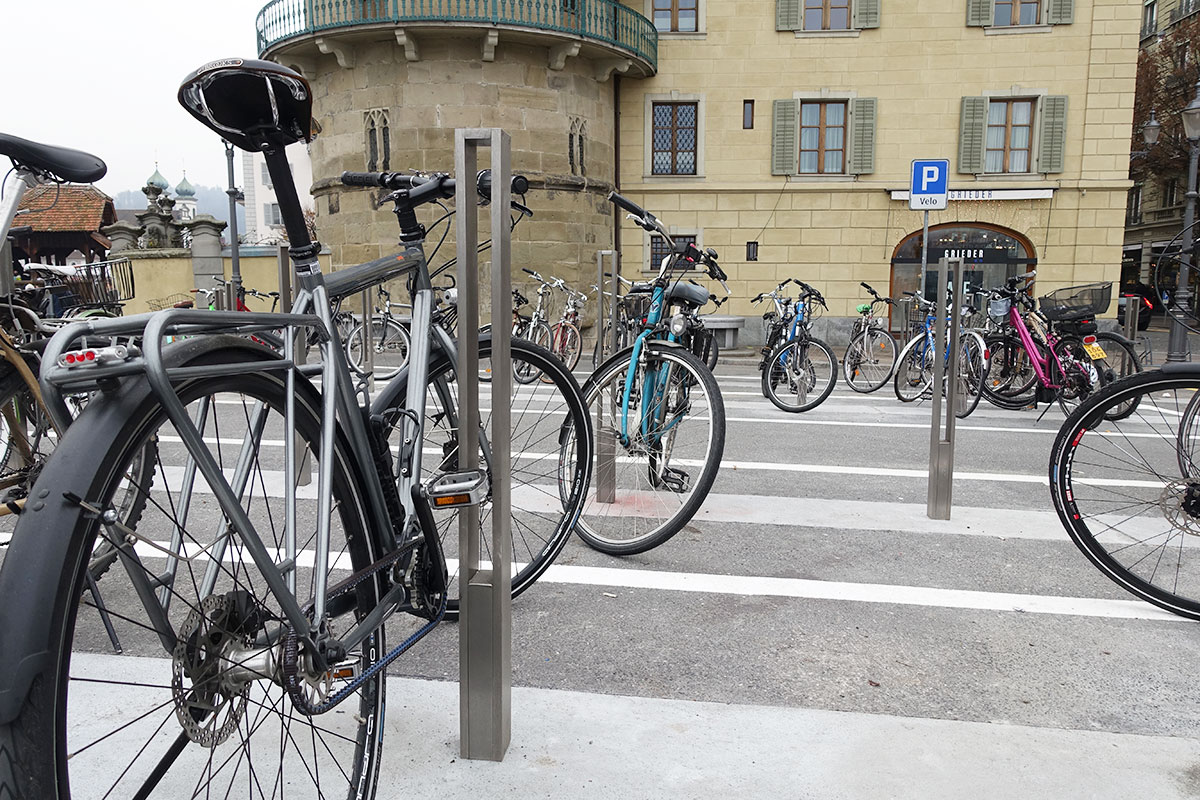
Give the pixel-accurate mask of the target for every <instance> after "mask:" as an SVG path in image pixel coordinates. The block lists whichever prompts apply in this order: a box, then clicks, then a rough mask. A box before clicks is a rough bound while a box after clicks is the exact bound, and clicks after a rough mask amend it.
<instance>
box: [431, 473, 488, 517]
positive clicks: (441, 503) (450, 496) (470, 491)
mask: <svg viewBox="0 0 1200 800" xmlns="http://www.w3.org/2000/svg"><path fill="white" fill-rule="evenodd" d="M489 488H490V487H489V485H488V477H487V473H485V472H483V471H482V470H473V471H470V472H453V473H450V474H448V475H439V476H437V477H436V478H434V479H433V480H431V481H430V482H429V483H428V484H426V485H425V490H424V491H425V497H427V498H428V499H429V500H430V502H431V503H432V504H433V507H434V508H457V507H458V506H477V505H479V503H480V501H481V500H483V498H484V497H486V496H487V494H488V489H489Z"/></svg>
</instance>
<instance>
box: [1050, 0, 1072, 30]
mask: <svg viewBox="0 0 1200 800" xmlns="http://www.w3.org/2000/svg"><path fill="white" fill-rule="evenodd" d="M1074 21H1075V0H1050V7H1049V8H1048V9H1047V10H1046V22H1048V23H1050V24H1051V25H1070V24H1071V23H1072V22H1074Z"/></svg>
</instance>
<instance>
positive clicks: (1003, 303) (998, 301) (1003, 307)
mask: <svg viewBox="0 0 1200 800" xmlns="http://www.w3.org/2000/svg"><path fill="white" fill-rule="evenodd" d="M1010 308H1012V298H1011V297H997V298H995V299H992V300H989V301H988V316H989V317H993V318H995V319H1008V310H1009V309H1010Z"/></svg>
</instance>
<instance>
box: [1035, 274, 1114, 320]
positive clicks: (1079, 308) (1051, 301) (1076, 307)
mask: <svg viewBox="0 0 1200 800" xmlns="http://www.w3.org/2000/svg"><path fill="white" fill-rule="evenodd" d="M1111 300H1112V284H1111V283H1087V284H1084V285H1082V286H1068V287H1066V288H1065V289H1058V290H1057V291H1053V292H1051V293H1050V294H1048V295H1046V296H1044V297H1042V298H1040V299H1039V305H1040V306H1041V309H1042V314H1043V315H1044V316H1045V317H1046V319H1049V320H1053V321H1055V322H1061V321H1063V320H1072V319H1079V318H1081V317H1094V316H1096V315H1097V314H1102V313H1104V312H1105V311H1107V310H1108V304H1109V301H1111Z"/></svg>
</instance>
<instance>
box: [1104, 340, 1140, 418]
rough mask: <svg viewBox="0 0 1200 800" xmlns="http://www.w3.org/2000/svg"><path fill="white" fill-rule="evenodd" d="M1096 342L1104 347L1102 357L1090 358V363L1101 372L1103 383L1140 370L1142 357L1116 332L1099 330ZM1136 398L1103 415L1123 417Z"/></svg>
mask: <svg viewBox="0 0 1200 800" xmlns="http://www.w3.org/2000/svg"><path fill="white" fill-rule="evenodd" d="M1096 343H1097V344H1099V345H1100V346H1101V347H1102V348H1103V349H1104V358H1101V359H1092V363H1093V364H1095V365H1096V368H1097V369H1099V370H1100V372H1101V373H1102V374H1103V380H1104V383H1105V384H1106V385H1107V384H1109V383H1115V382H1116V381H1119V380H1121V379H1122V378H1128V377H1129V376H1130V375H1136V374H1137V373H1139V372H1141V371H1142V359H1141V358H1140V357H1139V356H1138V354H1137V350H1135V349H1134V347H1133V343H1132V342H1130V341H1129V340H1128V339H1126V338H1125V337H1124V336H1121V335H1119V334H1116V333H1111V332H1107V331H1106V332H1101V333H1097V334H1096ZM1137 402H1138V398H1134V399H1133V400H1130V405H1129V406H1128V407H1121V408H1114V409H1112V411H1110V412H1109V414H1110V415H1111V416H1105V419H1107V420H1112V421H1115V420H1118V419H1124V418H1125V417H1127V416H1129V415H1130V414H1131V413H1133V409H1134V408H1135V407H1136V405H1137Z"/></svg>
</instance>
